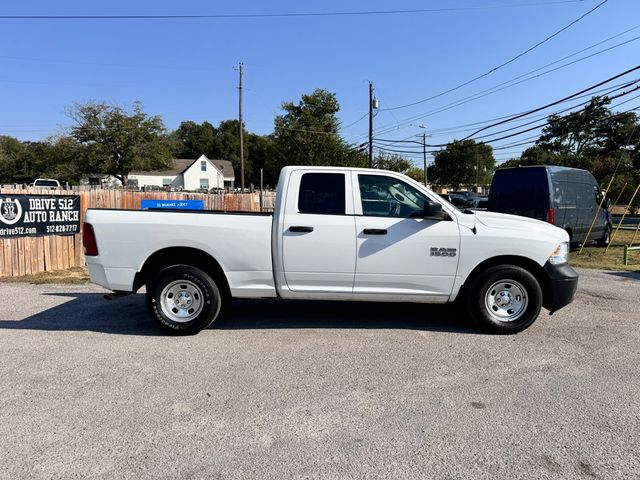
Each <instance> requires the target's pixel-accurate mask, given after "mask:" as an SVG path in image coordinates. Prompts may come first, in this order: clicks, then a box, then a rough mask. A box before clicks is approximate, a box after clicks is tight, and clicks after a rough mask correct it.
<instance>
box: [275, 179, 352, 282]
mask: <svg viewBox="0 0 640 480" xmlns="http://www.w3.org/2000/svg"><path fill="white" fill-rule="evenodd" d="M286 189H287V190H286V191H287V194H286V198H285V200H284V202H285V205H284V208H285V213H284V219H283V221H284V224H283V226H282V235H283V236H282V260H283V271H284V276H285V281H286V283H287V286H288V287H289V289H290V290H291V291H293V292H331V293H340V294H345V293H348V294H351V293H352V291H353V278H354V272H355V258H356V235H355V219H354V216H353V197H352V195H351V191H350V173H349V172H341V171H338V170H335V171H333V170H316V171H314V170H309V169H304V170H294V171H292V172H291V175H290V176H289V182H288V185H287V186H286Z"/></svg>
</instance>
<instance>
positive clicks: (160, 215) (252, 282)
mask: <svg viewBox="0 0 640 480" xmlns="http://www.w3.org/2000/svg"><path fill="white" fill-rule="evenodd" d="M85 221H86V222H88V223H90V224H91V225H92V226H93V229H94V232H95V235H96V237H97V238H98V255H97V256H95V257H87V263H88V265H89V269H90V272H91V277H92V279H94V278H95V279H97V282H96V283H99V284H100V285H102V286H104V287H106V288H109V289H111V290H119V291H132V290H133V288H134V279H135V275H136V273H137V272H139V271H141V269H142V267H143V265H144V263H145V261H146V260H147V259H148V258H149V257H150V256H151V255H152V254H154V253H156V252H159V251H162V250H165V249H169V248H180V249H183V250H184V249H195V250H199V251H202V252H205V253H207V254H208V255H210V256H211V257H212V258H214V259H215V260H216V261H217V262H218V263H219V264H220V266H221V267H222V269H223V270H224V271H225V272H226V273H227V278H228V281H229V287H230V289H231V293H232V295H233V296H236V297H256V296H258V297H273V296H275V295H276V293H275V286H274V280H273V270H272V261H271V225H272V215H271V214H269V213H253V212H218V211H207V210H197V211H190V210H119V209H89V210H87V215H86V219H85ZM240 247H241V248H240ZM176 261H178V262H179V258H177V259H176Z"/></svg>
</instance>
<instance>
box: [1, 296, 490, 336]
mask: <svg viewBox="0 0 640 480" xmlns="http://www.w3.org/2000/svg"><path fill="white" fill-rule="evenodd" d="M43 296H45V297H48V296H51V297H57V298H59V299H60V300H63V301H64V300H66V301H65V302H64V303H61V304H59V305H56V306H53V307H50V308H48V309H47V310H43V311H41V312H39V313H36V314H34V315H31V316H29V317H26V318H24V319H22V320H13V319H8V320H5V319H3V320H0V329H6V330H43V331H91V332H98V333H108V334H115V335H142V336H162V335H167V334H166V333H165V332H164V331H163V330H161V329H160V328H159V327H158V326H157V325H156V323H155V322H154V321H152V320H151V319H150V318H149V317H148V316H147V311H146V308H145V303H144V295H130V296H127V297H123V298H120V299H118V300H114V301H108V300H105V299H104V296H103V295H102V294H100V293H44V294H43ZM281 328H282V329H284V328H287V329H308V328H318V329H323V328H336V329H410V330H422V331H433V332H453V333H472V334H480V333H482V332H481V331H480V330H478V329H477V328H476V327H475V326H474V325H473V324H472V323H471V321H470V320H468V319H467V318H466V315H465V314H464V313H463V312H461V309H459V308H456V307H455V306H451V305H420V304H408V303H372V302H334V301H282V300H266V299H263V300H235V301H233V302H232V304H231V305H229V307H228V308H227V310H226V311H225V312H224V313H223V314H222V315H221V316H220V318H218V320H216V322H215V323H214V324H213V325H212V326H211V327H210V329H212V330H247V329H281Z"/></svg>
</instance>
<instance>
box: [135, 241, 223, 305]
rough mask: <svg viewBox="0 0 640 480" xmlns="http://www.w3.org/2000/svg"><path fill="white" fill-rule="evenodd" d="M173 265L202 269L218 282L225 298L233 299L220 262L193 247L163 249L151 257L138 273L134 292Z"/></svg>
mask: <svg viewBox="0 0 640 480" xmlns="http://www.w3.org/2000/svg"><path fill="white" fill-rule="evenodd" d="M172 265H191V266H194V267H197V268H200V269H202V270H203V271H204V272H206V273H207V274H209V275H210V276H211V278H213V279H214V280H215V281H216V283H217V284H218V286H219V287H220V290H221V291H220V293H221V294H222V296H223V298H224V299H230V298H231V289H230V288H229V282H228V280H227V276H226V275H225V273H224V270H223V269H222V267H221V266H220V264H219V263H218V261H217V260H216V259H215V258H213V257H212V256H211V255H210V254H208V253H207V252H204V251H202V250H199V249H197V248H192V247H169V248H163V249H162V250H158V251H157V252H155V253H153V254H152V255H150V256H149V258H147V260H145V262H144V264H143V265H142V268H141V269H140V271H139V272H138V273H136V278H135V280H134V286H133V290H134V292H135V291H137V290H138V289H140V287H142V286H143V285H146V284H147V283H148V282H150V281H151V280H153V278H154V277H155V276H156V275H157V274H158V273H160V272H161V271H162V270H163V269H165V268H167V267H170V266H172Z"/></svg>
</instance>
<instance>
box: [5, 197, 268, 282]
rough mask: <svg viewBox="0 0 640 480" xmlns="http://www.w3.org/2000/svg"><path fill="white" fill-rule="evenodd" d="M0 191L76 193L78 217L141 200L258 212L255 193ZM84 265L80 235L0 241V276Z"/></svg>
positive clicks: (137, 205)
mask: <svg viewBox="0 0 640 480" xmlns="http://www.w3.org/2000/svg"><path fill="white" fill-rule="evenodd" d="M0 194H5V195H7V194H8V195H11V194H30V195H79V196H80V218H81V222H82V221H84V215H85V212H86V210H87V208H122V209H134V210H139V209H140V203H141V201H142V200H145V199H152V200H204V205H205V209H206V210H221V211H228V212H232V211H236V212H238V211H245V212H259V211H260V200H259V195H258V194H257V193H243V194H224V193H220V194H206V193H183V192H133V191H127V190H103V189H88V188H83V187H76V188H72V189H70V190H46V189H42V188H24V187H15V186H0ZM84 265H85V262H84V254H83V250H82V238H81V235H80V234H77V235H68V236H59V235H49V236H43V237H18V238H7V239H3V240H0V277H17V276H22V275H28V274H31V273H38V272H45V271H48V270H63V269H68V268H72V267H82V266H84Z"/></svg>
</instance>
